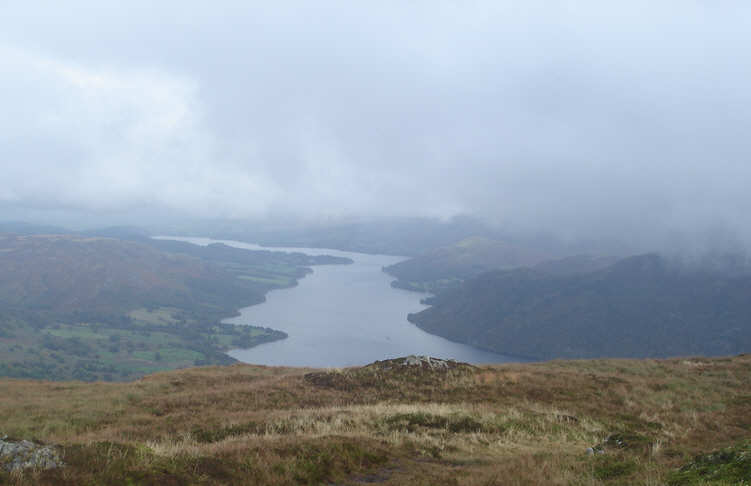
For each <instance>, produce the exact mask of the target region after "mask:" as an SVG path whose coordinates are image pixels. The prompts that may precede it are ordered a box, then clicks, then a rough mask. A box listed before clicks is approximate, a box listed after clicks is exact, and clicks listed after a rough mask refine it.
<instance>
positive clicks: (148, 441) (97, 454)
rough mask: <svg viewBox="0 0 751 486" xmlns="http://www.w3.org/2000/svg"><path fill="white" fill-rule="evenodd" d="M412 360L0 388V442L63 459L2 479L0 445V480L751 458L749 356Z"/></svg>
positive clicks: (292, 477) (673, 479)
mask: <svg viewBox="0 0 751 486" xmlns="http://www.w3.org/2000/svg"><path fill="white" fill-rule="evenodd" d="M405 361H406V360H388V361H381V362H376V363H374V364H371V365H369V366H366V367H361V368H349V369H344V370H306V369H299V368H275V367H265V366H251V365H239V364H238V365H233V366H226V367H203V368H192V369H187V370H179V371H171V372H164V373H158V374H154V375H150V376H147V377H144V378H143V379H141V380H138V381H136V382H130V383H80V382H69V383H49V382H42V381H24V380H8V379H0V397H2V399H0V430H1V431H2V434H0V438H4V434H7V435H8V436H9V439H7V441H8V442H11V441H14V440H15V441H18V440H21V439H32V438H34V439H36V440H38V441H42V442H44V443H47V444H51V445H53V446H58V448H59V451H60V455H61V456H62V458H63V461H64V463H65V466H64V467H62V468H58V469H52V470H48V471H28V470H27V471H25V472H24V473H23V474H16V475H11V474H8V473H6V472H4V471H3V467H2V466H3V458H2V451H0V484H13V485H18V486H21V485H27V484H28V485H40V486H47V485H55V486H73V485H81V484H85V485H88V484H91V485H102V486H108V485H112V486H114V485H118V486H119V485H123V484H133V485H188V484H190V485H228V484H233V485H234V484H237V485H257V486H278V485H290V484H308V485H317V484H327V485H328V484H331V485H342V486H343V485H352V486H355V485H373V484H379V485H383V486H401V485H424V486H427V485H431V486H480V485H485V486H491V485H505V484H518V485H536V484H544V485H554V486H563V485H571V484H587V485H593V486H600V485H614V486H615V485H627V484H628V485H632V484H655V485H657V484H668V485H671V486H672V485H686V484H697V485H698V484H708V483H707V482H704V481H702V480H706V479H707V478H711V479H712V480H713V482H712V483H711V484H713V485H735V484H740V483H739V482H738V479H739V478H741V477H743V476H739V475H737V474H733V473H734V472H736V471H738V470H739V467H738V466H739V465H743V463H741V462H739V461H736V459H738V458H739V457H740V458H742V457H743V455H744V454H745V455H746V456H745V457H746V459H748V454H749V453H750V452H751V447H749V446H751V444H746V443H745V442H744V439H748V438H749V430H751V395H750V394H749V390H750V389H751V357H749V356H735V357H725V358H720V359H706V358H702V359H672V360H644V361H638V360H596V361H554V362H549V363H535V364H506V365H498V366H483V367H477V368H475V367H471V366H466V365H461V364H458V363H454V364H453V365H451V363H449V366H448V367H444V366H437V367H435V368H433V369H427V368H425V367H422V366H420V367H413V368H410V367H409V366H405V364H404V362H405ZM444 363H445V362H444ZM438 364H441V363H438ZM728 446H735V448H734V449H733V450H735V451H737V453H736V454H735V455H732V454H726V453H721V454H715V455H714V456H713V457H711V459H712V460H711V462H710V461H707V460H702V459H701V458H696V457H697V455H699V454H706V453H713V452H715V451H718V450H720V451H722V450H724V449H723V448H725V447H728ZM588 448H590V449H592V452H593V453H592V454H590V455H588V454H587V449H588ZM595 451H598V453H595ZM599 451H602V452H603V453H599ZM703 457H707V456H703ZM694 458H696V459H694ZM728 459H730V460H733V464H732V465H733V466H734V467H735V470H734V471H729V473H728V472H727V471H724V470H723V466H724V465H725V462H727V460H728ZM695 463H700V465H701V469H698V468H697V469H698V471H697V470H695V469H688V470H686V468H684V470H683V471H681V472H679V468H682V467H683V466H686V465H687V464H689V466H688V467H689V468H691V465H692V464H695ZM745 464H746V467H748V461H747V462H746V463H745ZM684 471H685V472H684ZM694 471H695V472H694ZM741 472H742V471H741ZM723 473H724V474H723ZM689 476H695V477H696V481H695V482H694V481H692V480H691V478H690V477H689Z"/></svg>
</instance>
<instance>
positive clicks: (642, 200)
mask: <svg viewBox="0 0 751 486" xmlns="http://www.w3.org/2000/svg"><path fill="white" fill-rule="evenodd" d="M118 4H119V5H118ZM0 105H1V106H2V109H1V110H0V168H1V169H2V180H1V181H0V211H6V214H11V212H12V211H14V210H18V209H31V210H35V211H38V212H43V211H45V210H51V209H56V210H60V209H62V210H70V211H79V210H80V211H97V212H98V213H100V214H107V213H108V212H112V213H113V214H115V213H118V214H119V213H122V212H127V211H129V210H133V211H143V210H144V208H146V210H147V211H154V212H159V211H165V212H170V211H172V212H178V213H183V214H188V215H195V216H199V217H208V216H212V217H233V218H259V217H265V216H268V215H299V216H303V217H305V218H309V219H313V220H315V219H321V218H330V217H335V218H336V217H363V216H365V217H383V216H404V215H427V216H442V217H446V216H450V215H452V214H457V213H473V214H477V215H479V216H481V217H483V218H486V219H488V220H490V221H493V222H495V223H500V224H503V225H507V226H508V227H514V228H522V229H549V230H552V231H557V232H561V233H563V234H573V235H578V236H599V235H602V236H624V237H630V238H635V237H638V236H635V235H647V234H649V235H655V234H660V235H667V234H673V233H675V232H679V233H680V232H692V231H704V230H706V229H712V228H722V230H723V231H727V232H730V233H734V234H738V235H740V236H741V237H742V238H744V239H746V240H747V241H749V240H751V229H750V228H749V224H748V221H749V216H748V213H749V209H751V190H749V181H751V157H750V154H751V2H748V1H729V0H728V1H726V0H719V1H718V0H712V1H710V0H707V1H691V0H680V1H672V0H664V1H659V2H655V1H638V0H637V1H634V0H631V1H628V2H603V1H584V0H577V1H554V0H544V1H536V0H524V1H502V0H492V1H451V2H439V1H435V0H432V1H418V0H413V1H395V2H389V1H377V2H376V1H372V2H367V1H360V2H352V1H342V2H329V1H320V0H319V1H310V2H293V1H279V2H276V1H274V2H271V1H265V2H222V1H214V2H188V1H185V0H181V1H174V2H170V1H160V2H152V1H148V2H138V1H128V2H106V1H99V0H98V1H83V2H82V1H75V0H71V1H66V2H34V1H29V2H20V1H15V2H14V1H10V0H8V1H2V0H0ZM0 216H2V214H0ZM0 219H5V218H2V217H0Z"/></svg>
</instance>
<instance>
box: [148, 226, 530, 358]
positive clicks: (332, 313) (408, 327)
mask: <svg viewBox="0 0 751 486" xmlns="http://www.w3.org/2000/svg"><path fill="white" fill-rule="evenodd" d="M160 238H165V239H167V238H168V239H175V240H180V241H187V242H190V243H194V244H197V245H208V244H210V243H224V244H225V245H229V246H234V247H237V248H246V249H249V250H274V251H285V252H301V253H306V254H309V255H334V256H343V257H348V258H351V259H352V260H354V262H355V263H353V264H352V265H317V266H314V267H313V273H312V274H309V275H307V276H306V277H305V278H303V279H301V280H300V281H299V285H298V286H296V287H292V288H289V289H279V290H272V291H271V292H269V293H268V294H267V295H266V302H264V303H262V304H258V305H254V306H251V307H245V308H244V309H241V310H240V313H241V315H240V316H238V317H234V318H231V319H227V320H226V321H225V322H230V323H233V324H246V325H254V326H263V327H271V328H273V329H279V330H281V331H284V332H286V333H287V334H288V335H289V337H288V338H287V339H283V340H281V341H275V342H273V343H267V344H261V345H260V346H256V347H254V348H251V349H235V350H232V351H230V352H229V355H230V356H232V357H234V358H235V359H237V360H239V361H243V362H245V363H254V364H265V365H283V366H313V367H344V366H355V365H363V364H367V363H371V362H373V361H376V360H379V359H387V358H396V357H399V356H405V355H409V354H425V355H430V356H435V357H439V358H454V359H457V360H459V361H466V362H470V363H503V362H508V361H519V360H518V359H515V358H511V357H508V356H503V355H500V354H495V353H490V352H487V351H483V350H480V349H477V348H474V347H472V346H467V345H464V344H458V343H454V342H451V341H448V340H446V339H443V338H441V337H438V336H434V335H432V334H428V333H426V332H424V331H422V330H420V329H419V328H417V327H416V326H414V325H413V324H411V323H410V322H408V321H407V314H408V313H410V312H418V311H420V310H422V309H424V308H425V307H426V306H424V305H422V304H421V303H420V299H421V298H423V297H424V295H423V294H419V293H416V292H409V291H406V290H401V289H394V288H392V287H391V285H390V283H391V280H393V278H392V277H390V276H389V275H387V274H385V273H384V272H383V271H382V267H384V266H387V265H391V264H393V263H396V262H398V261H401V260H403V259H404V258H402V257H394V256H385V255H366V254H363V253H352V252H346V251H339V250H332V249H321V248H271V247H261V246H258V245H253V244H248V243H242V242H239V241H229V240H212V239H209V238H197V237H196V238H187V237H185V238H183V237H160Z"/></svg>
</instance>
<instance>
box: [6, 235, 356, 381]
mask: <svg viewBox="0 0 751 486" xmlns="http://www.w3.org/2000/svg"><path fill="white" fill-rule="evenodd" d="M347 262H348V260H346V259H334V258H333V257H315V258H312V257H307V256H306V255H300V254H287V253H273V252H251V251H247V250H240V249H235V248H229V247H227V246H224V245H211V246H209V247H198V246H195V245H189V244H187V243H179V242H166V241H164V242H157V241H155V240H145V241H124V240H118V239H114V238H103V237H93V236H80V235H12V234H5V235H0V309H2V313H0V376H16V377H35V378H48V379H50V378H51V379H70V378H77V379H87V380H91V379H126V378H133V377H136V376H141V375H143V374H144V373H148V372H152V371H156V370H160V369H169V368H175V367H184V366H191V365H195V364H209V363H216V364H218V363H230V362H232V361H233V360H232V359H231V358H229V357H228V356H226V355H225V354H224V353H223V351H224V350H226V349H229V348H230V347H250V346H253V345H255V344H259V343H263V342H267V341H269V340H274V339H281V338H284V337H285V335H284V333H280V332H278V331H273V330H270V329H266V328H263V327H247V326H232V325H226V324H220V323H219V321H220V320H221V319H222V318H225V317H228V316H231V315H233V313H235V312H236V311H237V309H239V308H240V307H244V306H248V305H252V304H256V303H259V302H262V301H263V300H264V295H265V293H266V292H268V291H269V290H270V289H273V288H280V287H288V286H290V285H295V284H296V281H297V280H296V279H298V278H302V277H303V276H304V275H306V274H307V273H308V272H310V268H308V267H307V266H306V265H312V264H317V263H347Z"/></svg>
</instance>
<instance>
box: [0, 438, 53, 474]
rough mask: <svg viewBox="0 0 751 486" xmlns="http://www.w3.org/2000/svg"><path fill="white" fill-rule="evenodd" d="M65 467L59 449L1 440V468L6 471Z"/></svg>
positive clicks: (24, 441) (22, 441)
mask: <svg viewBox="0 0 751 486" xmlns="http://www.w3.org/2000/svg"><path fill="white" fill-rule="evenodd" d="M62 465H63V461H62V459H60V454H59V452H58V449H57V447H55V446H50V445H42V444H35V443H34V442H31V441H29V440H21V441H11V440H7V436H3V438H2V439H0V468H2V469H4V470H5V471H8V472H12V471H20V470H22V469H54V468H56V467H61V466H62Z"/></svg>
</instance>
